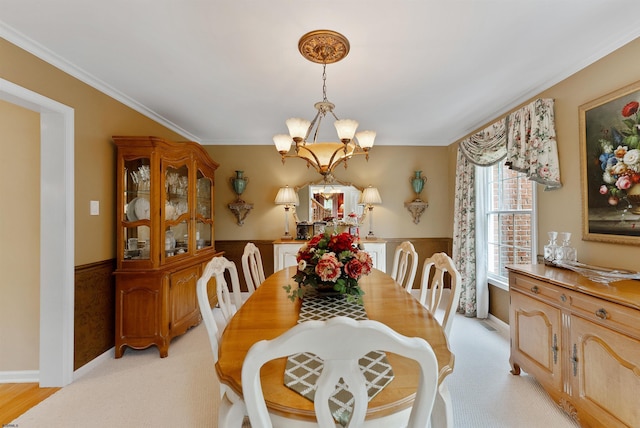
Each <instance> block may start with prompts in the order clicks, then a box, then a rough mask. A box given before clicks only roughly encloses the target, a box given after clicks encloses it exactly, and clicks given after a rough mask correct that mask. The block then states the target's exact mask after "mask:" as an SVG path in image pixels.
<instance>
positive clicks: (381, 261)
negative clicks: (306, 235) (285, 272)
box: [273, 239, 387, 272]
mask: <svg viewBox="0 0 640 428" xmlns="http://www.w3.org/2000/svg"><path fill="white" fill-rule="evenodd" d="M305 242H307V241H297V240H291V239H290V240H286V239H278V240H277V241H273V271H274V272H278V271H279V270H281V269H284V268H286V267H289V266H295V265H297V264H298V263H297V262H296V255H297V254H298V250H299V249H300V247H302V244H304V243H305ZM360 242H361V243H362V244H363V246H364V250H365V251H366V252H367V253H369V255H370V256H371V260H372V261H373V267H374V268H376V269H379V270H381V271H382V272H386V270H387V251H386V245H387V241H383V240H382V239H366V240H364V239H363V240H361V241H360Z"/></svg>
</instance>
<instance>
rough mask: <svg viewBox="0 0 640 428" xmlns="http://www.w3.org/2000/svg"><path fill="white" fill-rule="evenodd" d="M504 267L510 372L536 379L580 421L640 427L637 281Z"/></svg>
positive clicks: (639, 294) (639, 285)
mask: <svg viewBox="0 0 640 428" xmlns="http://www.w3.org/2000/svg"><path fill="white" fill-rule="evenodd" d="M507 269H508V270H509V296H510V300H511V305H510V309H509V326H510V331H511V357H510V363H511V366H512V371H511V372H512V373H513V374H514V375H518V374H520V370H521V369H522V370H524V371H526V372H527V373H528V374H530V375H532V376H534V377H535V378H536V379H537V380H538V382H540V384H541V385H542V386H543V387H544V389H545V390H546V391H547V392H548V393H549V395H551V397H552V398H553V399H554V400H555V401H556V402H557V403H558V404H559V405H560V406H561V407H562V409H564V410H565V411H566V412H567V413H568V414H569V415H570V416H571V417H573V418H574V419H575V420H576V421H578V422H579V423H580V425H581V426H584V427H638V426H640V394H638V391H640V281H632V280H626V281H618V282H614V283H611V284H610V285H608V286H607V285H602V284H598V283H595V282H592V281H590V280H588V279H587V278H585V277H583V276H581V275H579V274H577V273H575V272H572V271H568V270H563V269H559V268H555V267H549V266H545V265H512V266H508V267H507Z"/></svg>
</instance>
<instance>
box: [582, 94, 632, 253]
mask: <svg viewBox="0 0 640 428" xmlns="http://www.w3.org/2000/svg"><path fill="white" fill-rule="evenodd" d="M579 110H580V151H581V174H582V203H583V208H582V213H583V239H585V240H590V241H603V242H613V243H621V244H636V245H637V244H640V82H636V83H634V84H631V85H629V86H626V87H624V88H622V89H620V90H618V91H616V92H613V93H611V94H608V95H605V96H603V97H600V98H598V99H596V100H593V101H591V102H589V103H587V104H584V105H582V106H580V109H579Z"/></svg>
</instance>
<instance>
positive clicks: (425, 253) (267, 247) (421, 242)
mask: <svg viewBox="0 0 640 428" xmlns="http://www.w3.org/2000/svg"><path fill="white" fill-rule="evenodd" d="M380 239H384V240H385V241H387V245H386V252H387V273H391V268H392V267H393V255H394V252H395V250H396V247H397V246H398V245H400V243H401V242H403V241H411V243H412V244H413V246H414V247H415V249H416V251H417V252H418V257H419V259H420V263H419V265H418V271H417V273H416V279H415V282H414V288H417V287H418V286H419V285H420V274H421V272H422V262H424V259H426V258H427V257H429V256H431V255H432V254H434V253H440V252H444V253H447V254H448V255H449V256H451V249H452V245H453V240H452V239H451V238H380ZM247 242H253V243H254V244H255V245H256V246H257V247H258V249H259V250H260V255H261V256H262V264H263V266H264V274H265V276H269V275H271V274H272V273H273V241H216V249H217V250H218V251H224V256H225V257H226V258H228V259H229V260H231V261H233V262H234V263H235V264H236V266H237V267H238V276H239V277H240V286H241V288H242V290H243V291H247V286H246V282H245V280H244V274H243V273H242V253H243V252H244V246H245V245H246V244H247Z"/></svg>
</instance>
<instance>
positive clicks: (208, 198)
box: [196, 171, 213, 250]
mask: <svg viewBox="0 0 640 428" xmlns="http://www.w3.org/2000/svg"><path fill="white" fill-rule="evenodd" d="M212 189H213V185H212V181H211V179H210V178H209V177H206V176H205V175H204V174H203V173H202V172H201V171H198V180H197V183H196V249H197V250H201V249H203V248H208V247H211V245H212V241H213V240H212V239H211V238H212V236H213V213H212V211H213V209H212V206H213V205H212V204H213V197H212V194H213V193H212Z"/></svg>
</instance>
